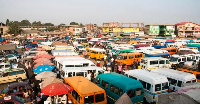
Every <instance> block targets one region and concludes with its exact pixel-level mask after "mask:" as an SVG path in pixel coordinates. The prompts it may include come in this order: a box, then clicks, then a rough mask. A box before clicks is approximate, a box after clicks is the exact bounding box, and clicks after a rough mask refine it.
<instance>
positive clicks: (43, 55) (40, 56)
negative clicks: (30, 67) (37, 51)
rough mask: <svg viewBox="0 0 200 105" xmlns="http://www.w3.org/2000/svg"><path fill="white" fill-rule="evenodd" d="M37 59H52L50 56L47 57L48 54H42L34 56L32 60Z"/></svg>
mask: <svg viewBox="0 0 200 105" xmlns="http://www.w3.org/2000/svg"><path fill="white" fill-rule="evenodd" d="M38 58H48V59H51V58H54V57H53V56H52V55H49V54H42V55H37V56H34V57H33V59H38Z"/></svg>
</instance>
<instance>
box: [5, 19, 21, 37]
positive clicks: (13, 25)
mask: <svg viewBox="0 0 200 105" xmlns="http://www.w3.org/2000/svg"><path fill="white" fill-rule="evenodd" d="M19 23H20V22H18V21H14V22H13V21H11V22H9V24H8V26H9V30H8V33H9V34H14V35H17V34H20V33H21V31H22V30H21V29H20V28H19Z"/></svg>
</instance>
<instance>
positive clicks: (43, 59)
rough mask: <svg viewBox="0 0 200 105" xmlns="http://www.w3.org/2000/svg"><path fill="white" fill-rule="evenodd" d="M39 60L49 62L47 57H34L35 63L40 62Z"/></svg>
mask: <svg viewBox="0 0 200 105" xmlns="http://www.w3.org/2000/svg"><path fill="white" fill-rule="evenodd" d="M41 61H46V62H51V61H50V60H49V59H48V58H38V59H36V60H35V61H34V62H35V63H39V62H41Z"/></svg>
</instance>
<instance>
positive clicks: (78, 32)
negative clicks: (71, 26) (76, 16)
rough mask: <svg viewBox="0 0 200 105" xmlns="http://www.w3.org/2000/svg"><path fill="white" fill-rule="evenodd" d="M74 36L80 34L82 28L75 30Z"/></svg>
mask: <svg viewBox="0 0 200 105" xmlns="http://www.w3.org/2000/svg"><path fill="white" fill-rule="evenodd" d="M74 33H75V35H80V34H81V33H82V28H75V32H74Z"/></svg>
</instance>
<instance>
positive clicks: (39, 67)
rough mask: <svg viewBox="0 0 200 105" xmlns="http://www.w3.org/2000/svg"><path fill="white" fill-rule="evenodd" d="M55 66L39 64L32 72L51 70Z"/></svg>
mask: <svg viewBox="0 0 200 105" xmlns="http://www.w3.org/2000/svg"><path fill="white" fill-rule="evenodd" d="M54 68H55V67H54V66H51V65H40V66H38V67H37V68H35V69H33V71H34V73H35V74H37V73H42V72H44V71H52V70H53V69H54Z"/></svg>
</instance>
